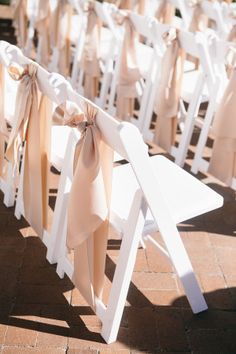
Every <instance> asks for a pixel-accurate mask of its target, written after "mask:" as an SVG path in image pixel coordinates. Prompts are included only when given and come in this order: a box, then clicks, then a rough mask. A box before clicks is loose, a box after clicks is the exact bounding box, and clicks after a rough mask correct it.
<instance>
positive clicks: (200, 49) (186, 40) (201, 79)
mask: <svg viewBox="0 0 236 354" xmlns="http://www.w3.org/2000/svg"><path fill="white" fill-rule="evenodd" d="M179 41H180V43H181V47H182V48H183V49H184V50H185V51H186V53H188V54H190V55H191V56H192V57H195V58H198V60H199V62H200V67H199V70H195V71H190V72H188V73H185V74H184V76H183V83H182V93H181V106H180V107H181V109H182V112H183V113H184V115H185V118H184V121H183V124H182V126H181V128H182V130H183V131H182V134H181V136H180V142H179V145H178V148H176V147H173V148H172V151H171V154H172V155H173V156H174V157H175V162H176V163H177V164H178V165H179V166H183V164H184V161H185V158H186V155H187V151H188V147H189V144H190V140H191V137H192V133H193V128H194V126H195V125H198V126H200V127H201V126H202V120H199V119H198V112H199V107H200V104H201V103H203V102H208V101H209V97H210V96H211V95H217V92H218V90H219V80H218V77H217V76H216V75H215V73H214V71H213V67H212V63H211V59H210V55H209V51H208V44H207V38H206V37H205V36H204V34H202V33H200V32H198V33H197V34H193V33H190V32H187V31H180V32H179ZM182 102H187V103H188V104H189V105H188V109H187V112H186V111H185V108H184V105H183V103H182ZM208 108H209V109H210V107H209V106H208Z"/></svg>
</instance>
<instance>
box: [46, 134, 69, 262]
mask: <svg viewBox="0 0 236 354" xmlns="http://www.w3.org/2000/svg"><path fill="white" fill-rule="evenodd" d="M71 136H72V135H71ZM71 136H70V137H69V139H68V141H69V143H68V145H67V148H66V152H65V161H66V163H65V164H64V165H63V167H62V171H61V176H60V181H59V186H58V194H57V199H56V205H55V210H54V214H53V222H52V227H51V232H50V234H49V233H48V232H47V231H45V232H44V236H43V240H45V242H46V243H47V244H46V246H47V256H46V257H47V259H48V261H49V262H50V263H56V262H57V261H58V258H59V256H60V251H61V249H60V248H61V245H62V240H61V239H62V237H64V235H63V233H64V232H66V231H65V224H66V216H65V210H67V204H68V197H69V192H70V188H71V181H72V174H73V171H72V168H71V166H72V165H73V163H72V159H73V153H72V144H73V141H72V139H73V138H71ZM49 240H50V241H49Z"/></svg>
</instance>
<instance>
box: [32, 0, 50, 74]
mask: <svg viewBox="0 0 236 354" xmlns="http://www.w3.org/2000/svg"><path fill="white" fill-rule="evenodd" d="M38 8H39V9H38V16H37V18H36V23H35V26H36V29H37V31H38V37H39V38H40V44H41V46H40V48H38V50H40V53H39V57H40V64H41V65H42V66H44V67H46V68H47V66H48V63H49V59H50V48H49V22H50V6H49V1H48V0H39V3H38Z"/></svg>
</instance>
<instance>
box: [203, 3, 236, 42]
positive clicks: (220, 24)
mask: <svg viewBox="0 0 236 354" xmlns="http://www.w3.org/2000/svg"><path fill="white" fill-rule="evenodd" d="M201 7H202V9H203V11H204V13H205V14H206V15H207V17H208V18H209V19H210V20H212V21H213V22H214V24H215V31H216V32H217V34H218V35H219V37H220V38H222V39H225V38H226V37H227V34H228V33H229V30H230V27H231V24H230V23H227V21H225V20H224V16H223V8H222V6H221V4H220V3H219V2H218V1H213V2H212V1H208V0H203V1H202V3H201Z"/></svg>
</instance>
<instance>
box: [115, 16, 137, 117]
mask: <svg viewBox="0 0 236 354" xmlns="http://www.w3.org/2000/svg"><path fill="white" fill-rule="evenodd" d="M121 15H122V14H121ZM121 21H122V22H123V23H124V26H125V33H124V39H123V44H122V49H121V61H120V67H119V74H118V80H117V100H116V114H117V117H118V118H119V119H122V120H130V118H131V117H132V116H133V110H134V101H135V98H136V97H137V96H138V92H137V87H136V85H137V82H138V81H139V80H140V78H141V73H140V70H139V68H138V63H137V53H136V43H135V36H136V33H135V31H134V28H133V25H132V22H131V21H130V19H129V15H128V13H125V14H123V17H122V20H121Z"/></svg>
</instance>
